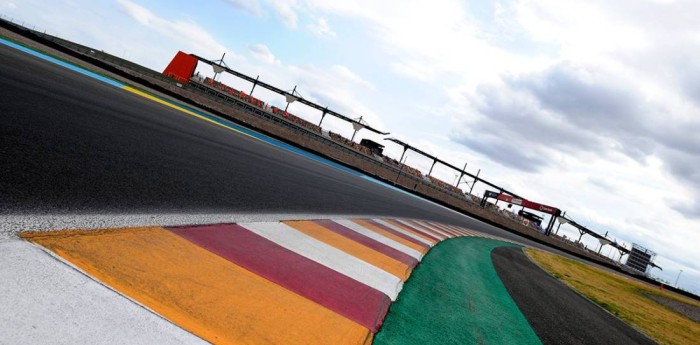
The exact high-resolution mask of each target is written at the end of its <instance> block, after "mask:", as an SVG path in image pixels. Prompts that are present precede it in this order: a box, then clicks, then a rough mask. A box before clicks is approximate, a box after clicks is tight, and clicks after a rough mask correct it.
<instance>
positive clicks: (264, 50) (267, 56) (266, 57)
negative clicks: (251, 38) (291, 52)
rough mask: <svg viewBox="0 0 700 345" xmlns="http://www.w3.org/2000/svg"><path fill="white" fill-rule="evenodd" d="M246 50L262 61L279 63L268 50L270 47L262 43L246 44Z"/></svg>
mask: <svg viewBox="0 0 700 345" xmlns="http://www.w3.org/2000/svg"><path fill="white" fill-rule="evenodd" d="M248 51H250V53H251V54H253V56H255V57H256V58H257V59H258V60H260V61H263V62H265V63H280V61H279V60H277V58H276V57H275V55H274V54H272V52H271V51H270V48H268V47H267V46H266V45H264V44H253V45H250V46H248Z"/></svg>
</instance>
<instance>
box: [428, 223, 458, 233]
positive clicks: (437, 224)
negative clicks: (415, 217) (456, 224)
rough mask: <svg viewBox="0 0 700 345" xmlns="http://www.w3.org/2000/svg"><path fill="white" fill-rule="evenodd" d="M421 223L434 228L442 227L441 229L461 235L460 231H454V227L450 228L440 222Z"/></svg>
mask: <svg viewBox="0 0 700 345" xmlns="http://www.w3.org/2000/svg"><path fill="white" fill-rule="evenodd" d="M423 223H424V224H428V225H431V226H432V227H433V228H436V229H442V230H443V231H450V232H452V233H456V234H457V236H460V235H461V233H460V232H459V231H456V230H455V229H452V228H450V227H449V226H447V225H445V224H440V223H435V222H423Z"/></svg>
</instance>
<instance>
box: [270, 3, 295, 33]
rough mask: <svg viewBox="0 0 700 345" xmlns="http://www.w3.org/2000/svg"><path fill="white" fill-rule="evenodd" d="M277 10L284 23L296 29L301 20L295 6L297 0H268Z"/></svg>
mask: <svg viewBox="0 0 700 345" xmlns="http://www.w3.org/2000/svg"><path fill="white" fill-rule="evenodd" d="M267 1H268V3H269V5H270V6H271V7H272V8H273V9H274V10H275V12H276V13H277V16H278V17H279V18H280V20H282V23H284V25H286V26H287V27H288V28H290V29H296V27H297V22H298V20H299V18H298V16H297V13H296V11H295V7H296V6H297V0H267Z"/></svg>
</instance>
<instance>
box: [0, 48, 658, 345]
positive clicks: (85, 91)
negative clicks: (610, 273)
mask: <svg viewBox="0 0 700 345" xmlns="http://www.w3.org/2000/svg"><path fill="white" fill-rule="evenodd" d="M0 92H1V94H2V98H1V99H0V196H1V197H0V220H1V219H2V217H6V216H13V215H22V216H26V217H28V218H30V219H31V218H32V217H38V216H41V215H67V216H72V215H85V214H92V213H100V214H114V215H118V214H131V213H134V214H135V213H138V214H160V213H179V214H204V213H223V214H229V213H230V214H243V213H252V214H255V213H260V214H263V213H286V214H294V213H304V214H317V215H323V214H335V215H338V214H343V215H348V216H352V215H373V216H385V217H406V218H417V219H426V220H434V221H438V222H442V223H450V224H455V225H459V226H463V227H467V228H471V229H474V230H478V231H482V232H486V233H489V234H493V235H497V236H502V237H505V238H509V239H515V240H518V241H520V242H522V243H524V244H527V245H532V246H535V247H539V248H543V246H541V245H538V244H536V243H533V242H531V241H528V240H524V239H522V238H520V237H519V236H516V235H513V234H511V233H508V232H506V231H504V230H502V229H498V228H496V227H493V226H490V225H487V224H485V223H482V222H480V221H477V220H475V219H472V218H470V217H467V216H464V215H461V214H458V213H456V212H453V211H450V210H448V209H446V208H444V207H440V206H438V205H435V204H433V203H431V202H427V201H425V200H422V199H419V198H416V197H413V196H410V195H407V194H406V193H403V192H400V191H396V190H394V189H392V188H388V187H386V186H384V185H382V184H378V183H375V182H372V181H370V180H368V179H366V178H362V177H360V176H358V175H356V174H351V173H348V172H345V171H342V170H340V169H337V168H334V167H331V166H328V165H326V164H322V163H320V162H319V161H317V160H315V159H310V158H307V157H303V156H300V155H297V154H294V153H291V152H289V151H287V150H284V149H282V148H279V147H276V146H273V145H270V144H267V143H264V142H262V141H259V140H256V139H253V138H250V137H248V136H245V135H241V134H239V133H235V132H232V131H230V130H227V129H224V128H221V127H219V126H216V125H213V124H211V123H208V122H205V121H202V120H200V119H197V118H195V117H193V116H190V115H187V114H184V113H182V112H179V111H177V110H174V109H171V108H169V107H166V106H163V105H161V104H158V103H155V102H152V101H150V100H147V99H145V98H143V97H140V96H138V95H135V94H133V93H129V92H127V91H124V90H121V89H118V88H116V87H113V86H110V85H107V84H105V83H102V82H100V81H97V80H95V79H92V78H90V77H87V76H84V75H81V74H78V73H76V72H73V71H70V70H68V69H65V68H63V67H60V66H57V65H54V64H52V63H49V62H46V61H44V60H41V59H38V58H35V57H33V56H30V55H27V54H25V53H23V52H20V51H17V50H14V49H12V48H9V47H7V46H4V45H0ZM550 250H551V249H550ZM555 252H556V251H555ZM494 253H495V254H494V256H493V258H494V263H495V264H496V265H497V269H498V267H499V265H500V267H501V270H500V271H499V274H500V275H501V278H502V279H504V282H506V286H507V287H508V288H509V291H510V292H511V294H512V295H513V296H514V299H515V301H516V303H517V304H518V306H519V307H520V308H521V309H522V310H523V313H525V315H526V316H528V319H529V320H531V322H533V327H534V328H535V331H536V332H537V334H538V336H540V337H541V338H542V339H543V340H544V341H545V342H546V343H547V342H548V343H552V341H550V340H551V339H554V340H557V339H559V340H562V339H565V340H567V341H569V340H570V341H572V342H575V341H577V338H573V337H571V336H568V335H566V334H564V333H561V329H565V328H561V329H558V330H555V329H553V327H554V326H553V325H555V324H556V325H561V324H566V325H572V326H571V327H578V328H580V327H581V325H582V324H583V322H582V319H581V318H582V317H584V318H585V319H583V320H584V321H585V322H591V323H592V324H594V325H596V327H598V326H599V327H601V329H611V330H610V332H617V333H615V336H614V337H611V338H610V339H613V340H615V341H614V342H608V343H629V341H633V342H634V341H636V342H639V343H644V340H645V338H638V337H637V338H635V337H634V332H633V331H632V333H630V330H625V329H624V328H625V326H624V324H622V323H621V322H619V321H616V319H614V318H611V317H610V316H609V315H606V314H605V313H603V312H602V311H600V310H599V309H598V310H596V309H595V308H594V306H592V305H591V304H590V303H588V302H587V301H585V300H583V299H581V298H580V297H577V296H578V295H575V294H574V293H573V292H571V291H568V292H567V291H564V290H563V289H562V287H561V286H557V285H556V284H557V283H556V282H555V281H552V280H551V278H549V277H548V276H547V277H542V276H541V275H542V274H544V273H543V272H541V271H537V270H535V269H534V268H533V267H532V264H530V266H528V265H527V264H526V263H524V262H522V257H521V256H519V255H521V254H517V255H516V252H510V251H508V250H507V249H504V250H497V251H495V252H494ZM506 262H507V263H508V264H509V265H510V264H513V266H512V267H514V268H510V269H508V270H506V271H504V270H503V266H504V265H505V263H506ZM499 263H500V264H499ZM519 270H520V271H519ZM502 272H506V273H502ZM538 272H539V273H538ZM538 274H539V276H538ZM535 277H540V279H535ZM548 279H549V280H548ZM522 289H532V291H530V292H529V294H528V291H524V292H523V291H520V290H522ZM518 291H520V292H518ZM533 293H535V295H534V296H533ZM523 296H524V297H523ZM562 296H564V297H566V298H564V297H562ZM576 298H578V300H577V299H576ZM568 301H572V302H571V303H572V304H571V305H568V304H567V303H569V302H568ZM552 303H560V305H557V308H561V309H554V310H559V311H558V312H557V313H551V310H553V309H552V305H551V304H552ZM533 313H534V314H533ZM529 315H539V316H538V318H539V319H538V318H533V319H531V318H530V316H529ZM532 320H539V321H532ZM616 322H617V323H616ZM593 329H595V328H593ZM555 332H558V333H555ZM605 332H608V331H605ZM550 334H555V336H553V337H550ZM600 334H601V333H600V331H599V330H596V332H595V334H593V333H590V335H591V336H594V335H597V336H599V335H600ZM603 334H605V333H603ZM611 334H612V333H611ZM618 336H619V337H618ZM567 337H568V338H567ZM587 339H594V338H587ZM617 340H623V341H622V342H617ZM560 343H561V342H560Z"/></svg>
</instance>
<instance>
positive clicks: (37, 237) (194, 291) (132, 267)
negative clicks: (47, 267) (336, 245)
mask: <svg viewBox="0 0 700 345" xmlns="http://www.w3.org/2000/svg"><path fill="white" fill-rule="evenodd" d="M23 237H25V238H27V239H28V240H30V241H32V242H34V243H37V244H39V245H42V246H44V247H46V248H48V249H49V250H51V251H53V252H54V253H56V254H58V255H59V256H61V257H62V258H64V259H65V260H67V261H69V262H70V263H72V264H73V265H75V266H77V267H78V268H80V269H81V270H83V271H84V272H86V273H87V274H89V275H90V276H92V277H94V278H95V279H97V280H99V281H101V282H103V283H105V284H106V285H108V286H110V287H112V288H113V289H115V290H117V291H119V292H120V293H122V294H124V295H126V296H128V297H130V298H132V299H133V300H135V301H137V302H139V303H141V304H143V305H144V306H146V307H148V308H150V309H151V310H153V311H155V312H156V313H158V314H160V315H162V316H163V317H165V318H166V319H168V320H170V321H172V322H173V323H175V324H177V325H179V326H181V327H182V328H184V329H186V330H188V331H190V332H192V333H194V334H196V335H198V336H200V337H202V338H203V339H205V340H207V341H210V342H212V343H215V344H341V343H342V344H363V345H364V344H370V343H371V342H372V333H371V332H370V331H369V330H368V329H367V328H365V327H363V326H360V325H359V324H357V323H355V322H353V321H351V320H349V319H346V318H345V317H343V316H341V315H339V314H336V313H335V312H333V311H331V310H329V309H326V308H324V307H322V306H321V305H318V304H316V303H314V302H312V301H310V300H307V299H305V298H304V297H302V296H299V295H297V294H295V293H293V292H290V291H288V290H286V289H284V288H283V287H281V286H279V285H276V284H274V283H272V282H270V281H268V280H266V279H264V278H261V277H260V276H257V275H255V274H253V273H251V272H250V271H247V270H245V269H243V268H241V267H239V266H237V265H235V264H233V263H231V262H229V261H227V260H225V259H223V258H221V257H219V256H217V255H215V254H213V253H211V252H209V251H207V250H205V249H203V248H201V247H199V246H197V245H195V244H193V243H191V242H189V241H187V240H185V239H183V238H182V237H180V236H177V235H175V234H173V233H171V232H170V231H167V230H165V229H163V228H160V227H151V228H130V229H119V230H108V231H83V230H77V231H58V232H52V233H26V234H23Z"/></svg>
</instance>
